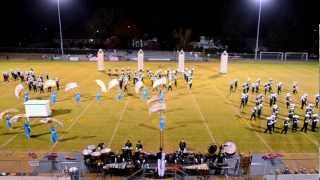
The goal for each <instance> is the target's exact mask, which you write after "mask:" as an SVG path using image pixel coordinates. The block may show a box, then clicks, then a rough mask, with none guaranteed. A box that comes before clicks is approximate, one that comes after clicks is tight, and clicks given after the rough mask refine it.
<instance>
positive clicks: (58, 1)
mask: <svg viewBox="0 0 320 180" xmlns="http://www.w3.org/2000/svg"><path fill="white" fill-rule="evenodd" d="M57 4H58V19H59V30H60V48H61V55H62V56H63V55H64V51H63V38H62V28H61V17H60V0H57Z"/></svg>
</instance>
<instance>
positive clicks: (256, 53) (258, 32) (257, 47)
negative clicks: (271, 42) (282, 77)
mask: <svg viewBox="0 0 320 180" xmlns="http://www.w3.org/2000/svg"><path fill="white" fill-rule="evenodd" d="M258 1H259V15H258V25H257V38H256V48H255V53H254V60H257V58H258V50H259V35H260V19H261V9H262V7H261V6H262V1H266V0H258Z"/></svg>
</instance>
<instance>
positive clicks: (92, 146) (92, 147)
mask: <svg viewBox="0 0 320 180" xmlns="http://www.w3.org/2000/svg"><path fill="white" fill-rule="evenodd" d="M96 148H97V146H96V145H94V144H91V145H88V147H87V149H89V150H91V151H95V150H96Z"/></svg>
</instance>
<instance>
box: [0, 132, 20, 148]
mask: <svg viewBox="0 0 320 180" xmlns="http://www.w3.org/2000/svg"><path fill="white" fill-rule="evenodd" d="M18 135H19V134H16V135H14V136H12V137H10V138H9V139H8V140H7V141H6V142H5V143H3V144H1V146H0V149H1V148H4V147H6V146H7V145H8V144H10V143H11V142H12V141H13V140H14V139H15V138H16V137H17V136H18Z"/></svg>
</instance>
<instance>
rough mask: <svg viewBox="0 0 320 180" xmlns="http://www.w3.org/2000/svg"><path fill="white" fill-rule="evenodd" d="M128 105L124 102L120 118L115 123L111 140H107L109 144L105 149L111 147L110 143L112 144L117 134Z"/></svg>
mask: <svg viewBox="0 0 320 180" xmlns="http://www.w3.org/2000/svg"><path fill="white" fill-rule="evenodd" d="M128 104H129V100H128V101H127V102H126V104H125V106H124V107H123V109H122V112H121V114H120V117H119V119H118V121H117V124H116V127H115V128H114V129H113V132H112V135H111V138H110V140H109V143H108V146H107V147H110V146H111V144H112V142H113V139H114V137H115V135H116V134H117V132H118V129H119V126H120V123H121V121H122V119H123V115H124V113H125V112H126V110H127V107H128Z"/></svg>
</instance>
